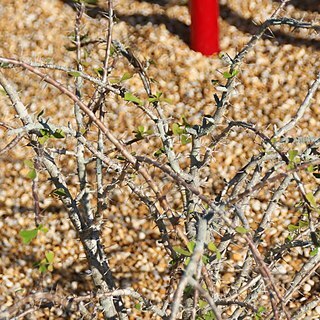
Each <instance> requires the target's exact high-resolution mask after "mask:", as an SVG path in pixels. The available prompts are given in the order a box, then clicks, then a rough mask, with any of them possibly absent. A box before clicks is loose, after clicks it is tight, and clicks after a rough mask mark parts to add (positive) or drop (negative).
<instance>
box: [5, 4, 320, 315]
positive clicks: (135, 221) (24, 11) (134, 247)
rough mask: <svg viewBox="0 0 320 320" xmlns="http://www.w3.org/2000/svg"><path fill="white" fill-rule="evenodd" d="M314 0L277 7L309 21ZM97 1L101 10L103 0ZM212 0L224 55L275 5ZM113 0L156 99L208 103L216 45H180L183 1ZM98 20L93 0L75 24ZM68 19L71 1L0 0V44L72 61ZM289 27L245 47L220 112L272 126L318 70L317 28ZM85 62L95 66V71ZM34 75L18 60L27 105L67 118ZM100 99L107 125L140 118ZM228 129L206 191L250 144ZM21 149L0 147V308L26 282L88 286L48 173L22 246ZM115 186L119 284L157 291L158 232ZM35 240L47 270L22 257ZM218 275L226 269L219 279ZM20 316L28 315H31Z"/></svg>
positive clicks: (108, 231) (33, 256)
mask: <svg viewBox="0 0 320 320" xmlns="http://www.w3.org/2000/svg"><path fill="white" fill-rule="evenodd" d="M66 2H67V1H66ZM316 2H317V1H311V0H310V1H303V2H301V1H293V2H292V4H291V5H289V6H288V7H287V10H286V12H287V14H286V15H287V16H291V17H294V18H296V19H301V18H303V19H304V20H306V21H315V20H316V21H319V11H320V8H319V4H316ZM301 3H303V4H301ZM99 4H100V5H101V7H100V8H101V10H102V9H103V8H104V1H100V2H99ZM220 4H221V6H220V8H221V19H220V27H221V50H222V51H223V52H226V53H228V54H229V55H230V56H234V55H235V53H236V52H238V51H239V50H240V49H241V48H242V46H243V45H244V44H245V43H247V42H248V40H249V39H250V37H251V36H252V34H254V33H255V32H256V31H257V28H258V27H257V23H260V22H261V21H263V20H264V19H265V18H266V17H267V16H269V15H270V14H271V13H272V12H273V10H274V9H275V7H276V5H277V1H271V0H244V1H235V0H229V1H226V0H222V1H221V3H220ZM115 10H116V14H117V17H118V20H117V23H116V25H115V27H114V38H115V39H119V40H120V41H122V42H123V43H124V44H125V45H127V46H130V47H131V48H132V49H133V50H134V51H135V53H136V54H137V56H139V58H140V59H141V60H142V61H147V60H148V59H150V60H152V61H154V64H151V65H150V67H149V70H148V73H149V75H150V77H151V78H152V79H154V84H153V86H154V88H156V90H157V91H161V92H163V94H164V96H165V97H166V98H169V99H171V100H172V104H171V105H169V104H168V105H166V106H165V112H166V113H167V115H169V116H170V117H172V118H174V119H176V120H178V121H180V120H181V117H182V116H183V115H184V116H185V117H186V118H187V119H188V120H189V121H190V122H192V123H196V122H197V121H199V119H200V116H201V115H203V114H209V113H212V111H213V110H214V101H213V93H215V89H214V87H213V86H212V85H211V80H212V79H221V72H223V71H225V70H226V69H225V67H224V66H223V64H222V62H221V60H220V59H219V58H218V57H217V56H212V57H204V56H202V55H201V54H200V53H196V52H193V51H192V50H190V48H189V46H188V39H189V34H188V33H189V25H190V17H189V13H188V6H187V5H186V1H179V0H176V1H165V0H163V1H135V0H115ZM101 25H103V26H106V21H105V20H104V19H101V14H100V13H99V10H92V11H91V12H90V16H87V17H86V18H85V26H84V31H88V32H89V37H92V38H95V37H102V36H103V35H104V33H103V30H102V28H101ZM73 28H74V11H73V10H72V8H71V7H70V6H69V5H68V4H66V3H64V1H58V0H43V1H35V0H29V1H24V0H2V1H1V3H0V55H1V56H5V57H17V58H22V59H24V60H26V61H29V60H30V61H31V60H32V61H52V62H54V63H56V64H61V65H68V64H72V63H74V53H73V52H72V51H67V50H66V47H68V46H70V40H69V38H68V34H70V33H72V31H73ZM289 31H290V30H289V28H281V30H280V28H274V29H273V34H274V35H275V38H273V36H272V34H271V33H270V34H269V35H267V36H265V37H264V39H263V40H261V41H260V43H259V45H258V46H257V47H256V48H255V50H254V51H253V52H251V53H250V54H249V55H248V56H247V58H246V60H245V64H244V65H243V67H242V69H241V71H240V74H239V85H238V86H237V95H236V96H234V97H233V98H232V100H231V107H230V109H229V112H228V114H227V115H226V119H228V120H231V119H234V120H244V121H249V122H252V123H258V124H259V127H260V128H264V129H266V130H269V129H270V130H272V128H273V126H274V125H278V126H279V125H282V124H284V123H286V122H287V121H288V119H290V118H291V117H292V115H293V114H295V112H296V109H297V107H298V106H299V105H300V104H301V102H302V101H303V98H304V97H305V94H306V92H307V90H308V87H309V85H310V83H311V82H312V81H313V80H314V79H315V77H316V74H317V73H318V72H319V67H320V51H319V49H320V38H319V35H318V34H315V33H311V32H310V31H296V32H294V33H290V32H289ZM98 48H99V49H98V50H96V47H95V46H92V47H90V46H89V47H88V50H89V51H90V50H92V53H91V55H90V59H89V60H90V64H91V66H92V69H93V68H95V67H97V66H98V64H99V62H100V61H101V60H102V57H103V47H101V48H100V47H98ZM127 70H128V65H127V64H126V63H125V61H122V60H120V61H119V62H118V64H117V68H116V72H115V73H114V74H113V76H114V77H116V76H119V75H120V76H121V75H122V74H123V73H124V72H125V71H127ZM88 72H92V73H94V71H93V70H89V71H88ZM8 74H9V73H8ZM52 74H53V75H54V76H56V77H57V78H59V79H60V80H61V81H66V82H67V83H70V84H71V83H72V81H73V79H70V77H69V78H68V77H66V76H63V75H61V73H58V72H53V73H52ZM11 75H12V73H11ZM34 80H35V78H34V77H33V76H30V75H28V74H26V73H25V72H22V71H19V72H17V74H16V75H15V77H14V82H15V83H16V85H17V87H19V90H20V93H21V97H22V99H23V101H24V103H25V104H26V105H27V106H28V108H29V110H30V111H31V112H32V113H34V114H37V113H39V112H40V111H41V110H42V109H45V112H46V115H47V116H52V117H55V119H57V118H58V119H62V120H61V121H67V120H68V119H71V117H72V108H70V106H69V105H68V104H67V102H66V100H65V99H63V97H60V96H59V97H58V98H57V92H56V91H55V90H54V89H52V88H50V87H48V86H46V85H45V84H42V85H41V87H40V90H39V87H38V86H37V82H36V81H34ZM126 85H127V86H129V87H130V89H131V91H134V92H136V93H140V94H141V95H142V96H143V94H144V93H143V87H142V86H141V84H140V81H139V78H138V76H134V77H133V78H132V79H130V80H128V82H127V84H126ZM85 90H86V92H87V93H88V94H89V93H90V92H92V88H91V87H89V86H88V87H85ZM319 98H320V93H319V92H318V94H317V95H316V96H315V99H314V102H313V104H312V106H311V108H310V109H309V110H308V111H307V112H306V113H305V115H304V117H303V120H302V121H301V122H300V124H299V129H298V130H296V131H295V133H294V134H296V135H305V136H310V135H311V136H312V135H317V134H318V132H319V129H320V121H319V120H320V109H319V101H320V100H319ZM0 106H1V109H0V113H1V121H2V119H5V121H6V122H8V123H10V125H12V126H14V125H17V124H18V122H17V121H16V120H15V119H14V113H13V111H12V110H11V108H10V107H9V106H8V104H7V100H6V99H5V98H4V97H2V96H0ZM110 110H111V112H110V115H109V117H110V120H111V121H110V128H111V129H112V130H114V129H116V130H117V131H116V132H117V133H118V135H119V137H121V138H123V139H125V138H126V137H127V135H128V134H127V133H128V132H131V131H132V130H134V129H135V128H137V126H138V125H139V124H140V123H141V122H142V121H146V120H145V118H144V116H142V114H141V113H139V112H137V111H136V110H133V109H132V107H130V106H128V105H124V104H123V102H121V101H118V100H117V99H114V101H110ZM4 116H5V117H4ZM70 121H71V120H70ZM268 128H269V129H268ZM267 132H268V131H267ZM270 132H271V131H270ZM4 137H5V131H4V130H3V129H2V128H1V127H0V139H4V141H2V142H1V140H0V147H1V148H2V147H3V146H4V145H5V142H7V140H6V138H4ZM232 138H233V139H234V143H233V144H229V145H228V147H224V146H220V147H219V148H218V149H217V150H216V157H215V158H216V162H215V163H213V164H212V165H211V168H210V169H211V170H216V167H217V166H219V168H220V170H219V172H218V173H217V176H215V179H213V180H211V181H208V185H211V186H212V188H213V190H219V187H220V185H221V181H222V180H223V179H229V178H230V177H231V176H232V175H233V174H234V173H235V172H236V170H237V169H238V168H239V167H240V165H241V164H244V163H245V162H246V159H248V158H249V157H250V156H252V155H253V153H252V152H253V151H252V146H253V144H254V141H253V137H252V136H250V135H249V134H247V133H239V132H237V133H235V134H234V136H233V137H232ZM146 152H147V151H146ZM28 157H31V153H30V151H28V148H26V147H25V146H23V145H21V146H20V147H19V148H17V149H16V150H15V151H11V152H10V153H9V154H8V155H2V156H1V158H0V166H1V169H2V174H1V175H0V216H1V219H0V237H1V240H0V243H1V262H0V279H1V283H0V304H1V309H4V308H6V307H8V306H10V305H12V304H13V303H14V302H15V301H16V299H19V298H20V297H22V296H24V295H25V294H27V293H30V292H32V291H33V290H39V289H43V290H52V291H54V292H58V293H61V294H62V295H69V294H74V293H75V294H83V293H86V292H87V291H89V290H90V289H91V288H92V285H91V280H90V277H86V276H85V275H84V274H85V271H86V269H87V265H86V264H85V261H84V253H83V251H82V249H81V247H80V244H79V242H77V241H76V240H75V232H74V231H73V229H72V228H71V226H70V224H69V222H68V220H67V219H66V212H65V211H64V209H63V208H62V207H61V205H60V204H59V202H58V201H57V200H55V199H53V198H51V197H49V196H48V194H49V192H50V187H49V183H48V182H46V181H43V187H42V188H43V190H41V192H43V194H44V195H45V197H44V198H45V199H43V203H42V205H43V207H44V208H47V209H46V211H45V214H44V223H45V225H47V226H48V227H49V232H48V233H47V234H46V235H42V236H41V237H39V238H38V239H37V240H36V241H35V242H34V244H33V245H32V246H31V245H29V246H28V245H21V239H20V237H19V235H18V232H19V230H21V229H23V228H25V229H26V228H32V227H33V213H32V196H31V184H30V182H29V181H28V180H27V179H26V177H25V176H26V173H27V168H25V166H24V164H23V160H24V159H26V158H28ZM70 165H71V166H72V165H73V164H72V163H71V164H70ZM70 179H72V178H70ZM296 195H297V192H296V191H295V190H292V197H293V198H295V197H296ZM113 197H114V198H113V199H111V205H110V211H109V212H110V214H111V215H112V217H113V218H112V219H111V220H110V221H108V222H107V224H106V225H105V228H104V233H103V238H104V240H105V243H106V244H110V243H111V244H112V245H111V247H108V249H109V252H110V264H111V266H113V271H114V273H115V276H116V277H117V278H118V279H120V283H119V285H120V286H122V287H123V286H131V287H133V288H134V289H136V290H140V291H141V293H143V294H144V295H145V296H147V297H148V298H149V299H151V300H153V301H155V302H160V301H162V299H163V298H164V295H165V294H166V285H167V284H168V279H169V277H168V274H167V265H168V261H167V259H166V258H165V254H164V251H163V249H162V247H159V246H158V245H157V240H158V238H159V235H158V232H157V231H156V230H155V228H154V225H153V224H152V222H151V221H149V220H148V219H147V218H146V217H147V210H146V208H144V207H140V206H138V205H137V204H136V202H135V201H134V200H133V199H131V197H130V196H128V195H123V194H121V193H118V194H117V193H115V194H114V196H113ZM255 201H256V203H255V204H254V206H253V208H256V214H258V213H259V212H260V211H261V208H263V207H264V206H265V204H264V203H263V199H259V200H255ZM119 203H121V204H119ZM289 211H290V210H289V209H288V211H286V212H284V211H282V212H281V213H280V212H279V219H278V221H277V222H279V224H280V225H281V223H284V224H288V223H292V219H293V218H294V217H293V216H292V215H293V212H289ZM253 220H254V216H253V217H252V221H253ZM282 231H283V230H281V228H275V235H278V234H279V233H281V232H282ZM111 239H112V241H111ZM270 241H275V239H273V240H270ZM45 250H52V251H54V252H55V255H56V258H55V261H56V262H55V265H54V271H53V272H52V273H48V274H44V275H40V274H39V272H38V270H37V269H35V268H33V266H32V264H33V262H34V261H37V260H40V259H41V254H42V253H43V252H44V251H45ZM234 259H237V257H234ZM288 259H292V257H289V258H288ZM287 263H288V264H290V268H293V269H294V268H299V261H298V260H297V262H296V264H295V263H290V261H289V262H288V261H287ZM279 272H280V271H279ZM280 273H281V272H280ZM228 274H229V273H228V272H226V278H228ZM226 281H232V279H231V280H230V279H226ZM317 282H319V277H315V278H313V279H310V281H309V282H308V283H307V285H306V286H305V287H304V289H303V290H305V291H304V292H303V295H304V296H305V298H306V299H307V298H308V297H309V296H310V295H316V294H317V295H319V285H316V283H317ZM318 311H319V313H320V310H318ZM135 312H136V313H134V316H133V318H132V319H138V318H139V317H142V318H143V319H148V317H147V316H146V315H145V314H140V313H139V312H138V311H135ZM63 317H65V316H63V314H61V310H59V309H54V308H52V309H51V310H50V311H49V310H48V309H45V310H41V311H39V312H38V313H37V315H36V318H37V319H62V318H63ZM76 317H77V316H75V318H74V319H76ZM70 318H72V317H71V316H70ZM28 319H33V318H32V317H31V316H30V315H29V318H28ZM310 319H311V318H310ZM314 319H315V318H314Z"/></svg>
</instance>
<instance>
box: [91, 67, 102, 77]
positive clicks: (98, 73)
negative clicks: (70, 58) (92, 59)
mask: <svg viewBox="0 0 320 320" xmlns="http://www.w3.org/2000/svg"><path fill="white" fill-rule="evenodd" d="M93 70H94V72H95V73H96V74H97V75H98V76H102V75H103V68H95V69H93Z"/></svg>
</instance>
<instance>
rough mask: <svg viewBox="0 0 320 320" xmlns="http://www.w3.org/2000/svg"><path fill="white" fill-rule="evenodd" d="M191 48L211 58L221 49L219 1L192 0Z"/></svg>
mask: <svg viewBox="0 0 320 320" xmlns="http://www.w3.org/2000/svg"><path fill="white" fill-rule="evenodd" d="M190 12H191V48H192V49H193V50H195V51H199V52H201V53H202V54H204V55H206V56H209V55H212V54H213V53H217V52H219V51H220V48H219V25H218V17H219V3H218V0H190Z"/></svg>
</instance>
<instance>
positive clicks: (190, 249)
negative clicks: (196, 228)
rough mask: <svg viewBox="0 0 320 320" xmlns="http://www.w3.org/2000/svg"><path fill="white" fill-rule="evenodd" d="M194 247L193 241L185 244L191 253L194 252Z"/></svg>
mask: <svg viewBox="0 0 320 320" xmlns="http://www.w3.org/2000/svg"><path fill="white" fill-rule="evenodd" d="M195 246H196V243H195V242H194V241H190V242H188V244H187V247H188V250H189V251H190V252H191V253H192V252H193V251H194V248H195Z"/></svg>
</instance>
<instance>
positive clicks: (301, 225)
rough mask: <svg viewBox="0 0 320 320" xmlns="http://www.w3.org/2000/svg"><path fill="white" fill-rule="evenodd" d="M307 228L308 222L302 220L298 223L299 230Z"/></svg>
mask: <svg viewBox="0 0 320 320" xmlns="http://www.w3.org/2000/svg"><path fill="white" fill-rule="evenodd" d="M308 226H309V222H308V221H303V220H300V221H299V228H305V227H308Z"/></svg>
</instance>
